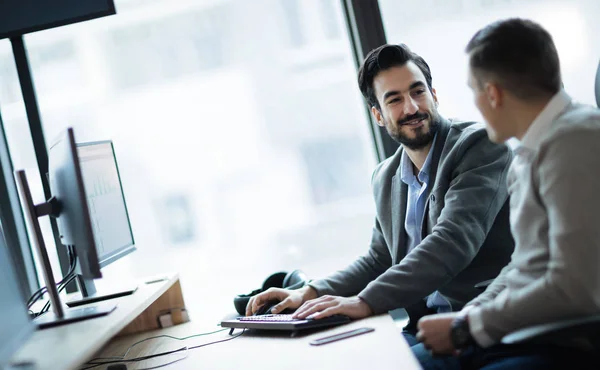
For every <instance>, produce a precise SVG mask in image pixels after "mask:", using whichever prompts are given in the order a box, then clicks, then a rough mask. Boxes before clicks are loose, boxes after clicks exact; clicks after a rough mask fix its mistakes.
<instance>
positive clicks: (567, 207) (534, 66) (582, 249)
mask: <svg viewBox="0 0 600 370" xmlns="http://www.w3.org/2000/svg"><path fill="white" fill-rule="evenodd" d="M467 53H468V54H469V60H470V61H469V75H470V76H469V86H470V87H471V89H472V90H473V93H474V97H475V104H476V105H477V108H478V109H479V110H480V112H481V113H482V115H483V117H484V118H485V120H486V129H487V132H488V136H489V138H490V139H491V140H492V141H494V142H498V143H499V142H504V141H506V140H508V139H509V138H513V137H514V138H517V139H518V140H519V141H520V145H519V146H518V147H517V148H516V150H515V154H516V156H515V158H514V160H513V162H512V165H511V167H510V170H509V173H508V189H509V194H510V212H511V230H512V232H513V236H514V238H515V243H516V244H515V251H514V253H513V255H512V259H511V262H510V264H509V265H508V266H507V267H505V268H504V269H503V270H502V272H501V273H500V275H499V276H498V277H497V278H496V279H495V280H494V282H493V283H492V284H491V285H490V286H489V287H488V289H487V290H486V291H485V292H484V293H483V294H482V295H480V296H479V297H477V298H475V299H474V300H473V301H471V302H469V303H468V304H467V305H466V306H465V308H464V309H463V310H462V311H461V312H459V313H450V314H438V315H431V316H426V317H424V318H422V319H421V320H420V321H419V324H418V327H419V332H418V334H417V339H418V340H419V341H421V342H422V346H417V347H413V350H414V351H415V354H416V355H417V357H418V358H419V361H420V362H421V364H422V365H423V367H424V368H426V369H430V368H432V369H440V368H444V369H449V368H452V369H455V368H472V367H476V368H486V369H488V368H489V369H492V368H493V369H508V368H510V369H514V368H519V369H520V368H527V369H538V368H539V369H551V368H561V369H562V368H580V367H578V366H580V364H581V363H586V366H587V365H588V361H594V360H595V356H594V355H593V354H590V353H589V352H586V351H584V350H583V349H581V348H577V347H574V346H565V343H564V341H565V340H566V338H563V339H562V340H561V343H558V342H553V343H547V344H544V345H536V346H534V345H531V344H521V345H511V346H508V345H503V344H500V341H501V339H502V337H503V336H505V335H507V334H510V333H511V332H514V331H516V330H518V329H522V328H525V327H528V326H532V325H538V324H544V323H551V322H554V321H557V320H563V319H573V318H582V317H586V316H588V315H594V314H596V315H597V314H600V221H599V220H600V218H599V217H598V212H600V197H599V196H598V189H600V173H599V170H600V112H599V110H598V109H596V108H593V107H588V106H583V105H580V104H576V103H574V102H573V101H572V100H571V98H570V97H569V95H568V94H567V93H566V92H565V91H564V90H563V89H562V81H561V74H560V64H559V59H558V54H557V52H556V48H555V46H554V43H553V41H552V38H551V36H550V34H549V33H548V32H547V31H546V30H544V29H543V28H542V27H540V26H539V25H538V24H536V23H534V22H531V21H527V20H522V19H509V20H505V21H499V22H495V23H493V24H491V25H488V26H487V27H485V28H483V29H482V30H480V31H479V32H477V33H476V34H475V35H474V36H473V38H472V39H471V41H470V42H469V44H468V46H467ZM430 354H433V355H438V356H437V357H432V356H431V355H430ZM443 355H453V356H445V357H443ZM594 366H598V364H597V363H596V364H595V365H594ZM586 368H589V367H586ZM592 368H600V367H592Z"/></svg>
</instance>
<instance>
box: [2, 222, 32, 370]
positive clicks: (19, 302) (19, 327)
mask: <svg viewBox="0 0 600 370" xmlns="http://www.w3.org/2000/svg"><path fill="white" fill-rule="evenodd" d="M11 261H12V260H11V259H10V256H9V255H8V250H7V247H6V244H5V241H4V235H3V234H2V232H1V230H0V312H1V313H2V314H1V315H0V369H3V368H4V366H6V365H7V364H8V362H9V361H10V359H11V357H12V356H13V354H14V352H15V351H16V350H17V349H18V348H19V347H20V346H21V345H22V344H23V342H24V341H25V340H26V339H27V338H28V337H29V335H30V334H31V333H32V332H33V324H32V323H31V321H30V320H29V316H28V315H27V309H26V306H25V299H24V298H23V296H22V295H21V292H20V290H19V288H18V286H17V276H16V274H15V272H14V270H13V266H12V263H11Z"/></svg>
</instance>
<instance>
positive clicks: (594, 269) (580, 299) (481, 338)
mask: <svg viewBox="0 0 600 370" xmlns="http://www.w3.org/2000/svg"><path fill="white" fill-rule="evenodd" d="M598 142H600V130H598V129H594V130H581V131H578V132H577V131H575V132H569V133H567V134H564V135H561V136H560V137H558V138H556V139H555V140H553V141H552V142H550V143H548V145H546V146H545V147H543V148H540V151H539V156H538V159H537V161H534V162H533V164H532V167H533V169H532V172H533V174H534V176H535V177H534V178H536V179H538V183H539V185H537V186H538V189H537V191H538V194H539V199H540V200H541V201H542V202H543V205H544V207H545V208H546V212H547V217H548V239H549V244H548V253H549V256H548V264H547V270H546V272H545V273H544V274H543V275H542V276H541V277H540V278H538V279H536V280H534V281H533V282H531V283H530V284H528V285H527V286H525V287H523V288H521V289H518V290H515V289H512V290H511V289H510V288H507V289H505V290H504V291H503V292H502V293H500V294H499V295H498V296H497V297H496V298H495V299H494V300H493V301H490V302H487V303H485V304H482V305H480V306H479V307H475V308H473V309H472V310H471V311H469V320H470V321H471V322H475V323H477V325H476V326H475V327H473V326H472V327H471V333H472V334H473V336H474V337H475V339H476V340H477V342H478V343H479V344H480V345H481V346H483V347H487V346H490V345H493V344H495V343H497V342H499V341H500V340H501V339H502V337H503V336H504V335H506V334H509V333H511V332H513V331H515V330H518V329H521V328H524V327H527V326H531V325H537V324H544V323H549V322H553V321H555V320H560V319H567V318H574V317H581V316H586V315H591V314H598V312H599V311H600V278H599V277H600V273H599V270H598V261H600V227H599V226H598V209H600V197H598V195H597V193H598V189H600V176H598V172H597V169H598V167H599V165H600V160H599V158H600V150H599V149H598ZM511 276H512V274H511Z"/></svg>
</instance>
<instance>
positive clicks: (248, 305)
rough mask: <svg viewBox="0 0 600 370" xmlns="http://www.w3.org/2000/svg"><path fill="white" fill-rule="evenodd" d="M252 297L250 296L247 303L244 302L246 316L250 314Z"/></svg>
mask: <svg viewBox="0 0 600 370" xmlns="http://www.w3.org/2000/svg"><path fill="white" fill-rule="evenodd" d="M253 300H254V299H252V298H250V300H249V301H248V303H247V304H246V316H252V301H253Z"/></svg>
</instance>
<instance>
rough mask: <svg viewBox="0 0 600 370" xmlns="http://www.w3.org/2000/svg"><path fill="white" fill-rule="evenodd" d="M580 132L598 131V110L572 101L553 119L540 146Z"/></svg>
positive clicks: (599, 125)
mask: <svg viewBox="0 0 600 370" xmlns="http://www.w3.org/2000/svg"><path fill="white" fill-rule="evenodd" d="M582 132H587V133H589V134H592V135H595V134H597V133H598V132H600V110H599V109H598V108H596V107H593V106H591V105H585V104H579V103H572V104H571V105H569V107H568V108H567V109H565V110H564V111H563V112H562V113H561V114H560V115H559V116H558V117H557V118H556V119H555V120H554V122H553V123H552V127H551V129H550V130H549V132H548V133H547V135H546V137H545V138H544V139H543V140H542V146H544V145H545V144H548V143H551V142H555V141H557V140H562V138H563V137H564V136H574V135H578V133H582Z"/></svg>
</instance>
